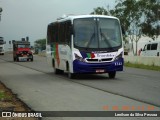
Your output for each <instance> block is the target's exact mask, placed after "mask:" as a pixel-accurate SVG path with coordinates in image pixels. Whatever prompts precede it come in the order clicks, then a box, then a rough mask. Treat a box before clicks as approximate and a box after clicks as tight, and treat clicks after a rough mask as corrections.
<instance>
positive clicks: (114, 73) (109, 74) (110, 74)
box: [108, 71, 116, 79]
mask: <svg viewBox="0 0 160 120" xmlns="http://www.w3.org/2000/svg"><path fill="white" fill-rule="evenodd" d="M108 76H109V78H111V79H113V78H115V76H116V71H114V72H109V73H108Z"/></svg>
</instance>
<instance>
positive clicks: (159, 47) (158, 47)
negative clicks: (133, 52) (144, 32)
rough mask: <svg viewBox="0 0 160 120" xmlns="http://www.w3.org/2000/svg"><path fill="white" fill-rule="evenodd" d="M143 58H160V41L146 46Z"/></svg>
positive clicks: (142, 52)
mask: <svg viewBox="0 0 160 120" xmlns="http://www.w3.org/2000/svg"><path fill="white" fill-rule="evenodd" d="M141 56H160V41H152V42H148V43H146V44H145V46H144V48H143V49H142V51H141Z"/></svg>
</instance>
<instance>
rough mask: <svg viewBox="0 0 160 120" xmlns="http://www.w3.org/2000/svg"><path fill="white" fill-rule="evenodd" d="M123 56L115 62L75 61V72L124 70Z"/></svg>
mask: <svg viewBox="0 0 160 120" xmlns="http://www.w3.org/2000/svg"><path fill="white" fill-rule="evenodd" d="M123 63H124V60H123V58H120V59H118V60H116V61H114V62H105V63H86V62H81V61H79V60H74V61H73V72H74V73H108V72H112V71H123Z"/></svg>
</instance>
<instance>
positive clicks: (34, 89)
mask: <svg viewBox="0 0 160 120" xmlns="http://www.w3.org/2000/svg"><path fill="white" fill-rule="evenodd" d="M159 73H160V72H156V71H150V70H142V69H134V68H125V69H124V72H120V73H118V74H117V76H116V79H109V78H108V75H107V74H101V75H79V76H78V77H77V79H75V80H70V79H68V78H67V75H66V74H63V75H55V74H54V73H53V69H52V68H51V67H50V66H49V65H48V64H47V62H46V58H45V57H40V56H34V61H33V62H13V60H12V55H11V54H5V55H4V56H0V80H1V81H2V82H3V83H4V84H5V85H6V86H8V87H9V88H11V89H12V91H13V92H14V93H16V94H18V97H19V98H20V99H21V100H22V101H24V102H25V103H26V104H27V105H28V106H29V107H31V108H32V109H33V110H37V111H42V110H43V111H54V110H55V111H59V110H60V111H70V110H71V111H79V110H83V111H91V110H92V111H101V110H103V108H104V106H108V107H109V108H108V109H109V110H112V109H113V107H114V106H118V107H119V109H120V110H121V108H122V107H123V106H130V107H131V106H135V107H136V108H138V106H145V108H147V106H149V105H153V106H154V107H155V110H159V106H160V102H159V101H160V96H159V92H160V74H159ZM51 119H52V118H51ZM59 119H60V120H61V119H63V118H55V120H59ZM71 119H74V120H75V118H65V120H71ZM76 119H78V118H76ZM84 119H85V118H84ZM90 119H93V118H90ZM98 119H100V120H101V119H104V118H96V120H98ZM108 119H109V118H108ZM112 119H113V118H112ZM115 119H116V118H115ZM118 119H121V118H118ZM118 119H116V120H118ZM123 119H124V118H122V120H123ZM128 119H129V120H130V119H132V118H127V120H128ZM134 119H135V118H134ZM137 119H138V120H139V119H140V118H137ZM143 119H144V118H143ZM146 119H147V118H146ZM152 119H153V118H152ZM155 119H157V118H155ZM80 120H81V119H80ZM86 120H88V118H86ZM104 120H106V119H104Z"/></svg>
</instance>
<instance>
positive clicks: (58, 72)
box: [54, 68, 64, 74]
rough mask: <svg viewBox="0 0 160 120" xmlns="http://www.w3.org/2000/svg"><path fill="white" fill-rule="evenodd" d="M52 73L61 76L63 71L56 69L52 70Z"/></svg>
mask: <svg viewBox="0 0 160 120" xmlns="http://www.w3.org/2000/svg"><path fill="white" fill-rule="evenodd" d="M54 73H55V74H63V73H64V71H63V70H60V69H57V68H54Z"/></svg>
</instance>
